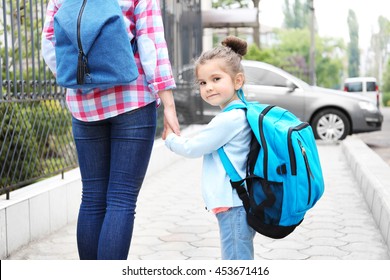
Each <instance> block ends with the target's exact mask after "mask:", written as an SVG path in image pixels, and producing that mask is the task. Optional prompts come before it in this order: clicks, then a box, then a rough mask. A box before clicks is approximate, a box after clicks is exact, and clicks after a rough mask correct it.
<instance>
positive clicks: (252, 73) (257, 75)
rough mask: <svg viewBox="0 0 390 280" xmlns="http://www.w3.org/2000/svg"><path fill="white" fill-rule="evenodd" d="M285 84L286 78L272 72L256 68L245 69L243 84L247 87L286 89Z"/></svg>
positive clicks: (248, 67)
mask: <svg viewBox="0 0 390 280" xmlns="http://www.w3.org/2000/svg"><path fill="white" fill-rule="evenodd" d="M286 82H287V79H286V78H284V77H283V76H280V75H279V74H276V73H274V72H272V71H269V70H266V69H261V68H257V67H250V66H247V67H245V83H246V84H248V85H263V86H274V87H286V86H287V84H286Z"/></svg>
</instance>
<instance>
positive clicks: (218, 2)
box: [212, 0, 251, 9]
mask: <svg viewBox="0 0 390 280" xmlns="http://www.w3.org/2000/svg"><path fill="white" fill-rule="evenodd" d="M250 2H251V0H239V1H233V0H213V1H212V7H213V8H214V9H217V8H222V9H232V8H247V7H248V6H249V3H250Z"/></svg>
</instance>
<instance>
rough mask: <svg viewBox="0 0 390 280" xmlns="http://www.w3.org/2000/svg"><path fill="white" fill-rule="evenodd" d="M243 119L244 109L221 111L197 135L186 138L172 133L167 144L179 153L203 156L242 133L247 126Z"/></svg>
mask: <svg viewBox="0 0 390 280" xmlns="http://www.w3.org/2000/svg"><path fill="white" fill-rule="evenodd" d="M243 120H244V121H246V118H245V112H244V111H243V110H233V111H230V112H225V113H220V114H219V115H217V116H216V117H214V118H213V119H212V121H211V122H210V123H209V124H208V125H206V127H205V128H204V129H203V130H202V131H200V132H199V133H198V134H197V135H196V136H194V137H192V138H186V137H182V136H177V135H176V134H174V133H171V134H169V135H168V137H167V138H166V140H165V145H166V146H167V147H168V148H169V149H170V150H171V151H173V152H174V153H176V154H178V155H181V156H184V157H189V158H196V157H201V156H203V155H206V154H210V153H212V152H214V151H216V150H218V149H219V148H220V147H222V146H223V145H225V144H226V143H227V142H229V141H230V140H231V139H232V138H234V137H235V136H236V135H237V134H238V133H240V132H241V131H242V130H243V129H244V128H245V125H244V122H243Z"/></svg>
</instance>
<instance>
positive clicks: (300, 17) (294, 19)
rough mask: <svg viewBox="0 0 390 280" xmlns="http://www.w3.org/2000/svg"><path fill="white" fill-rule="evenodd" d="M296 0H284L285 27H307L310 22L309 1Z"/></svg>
mask: <svg viewBox="0 0 390 280" xmlns="http://www.w3.org/2000/svg"><path fill="white" fill-rule="evenodd" d="M303 1H304V2H303V3H301V1H300V0H295V1H294V3H293V4H291V3H290V0H284V9H283V13H284V24H283V25H284V27H285V28H298V29H302V28H307V27H309V22H310V11H309V9H308V7H309V5H308V1H307V0H303Z"/></svg>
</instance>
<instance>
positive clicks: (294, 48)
mask: <svg viewBox="0 0 390 280" xmlns="http://www.w3.org/2000/svg"><path fill="white" fill-rule="evenodd" d="M277 42H278V43H276V44H275V45H274V46H273V47H272V48H270V49H261V50H260V49H258V48H256V47H255V46H254V45H252V46H250V47H249V50H248V54H247V55H246V56H245V59H252V60H259V61H263V62H267V63H270V64H273V65H275V66H277V67H280V68H282V69H285V70H286V71H287V72H290V73H291V74H293V75H295V76H298V77H299V78H301V79H302V80H305V81H306V82H308V80H309V49H310V36H309V30H308V29H292V30H291V29H290V30H286V29H285V30H278V31H277ZM316 49H317V52H318V53H320V54H321V55H318V56H317V57H316V65H317V67H316V76H317V84H318V85H319V86H323V87H328V88H340V86H341V80H340V78H341V76H342V72H343V63H342V58H341V56H340V53H342V51H343V50H344V49H345V46H344V44H343V41H342V40H341V39H333V38H321V37H318V36H317V38H316Z"/></svg>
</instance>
